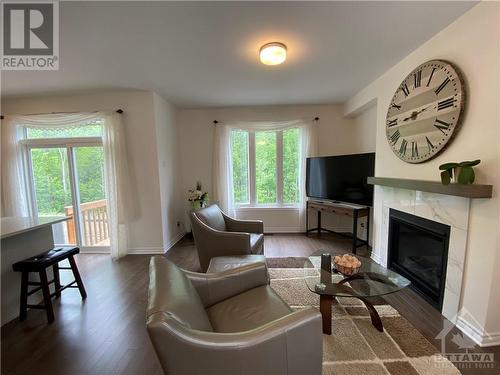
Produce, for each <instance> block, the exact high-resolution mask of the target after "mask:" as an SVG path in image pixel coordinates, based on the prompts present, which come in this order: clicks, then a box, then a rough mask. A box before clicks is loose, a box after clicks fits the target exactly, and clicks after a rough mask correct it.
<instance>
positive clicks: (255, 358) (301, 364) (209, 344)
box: [148, 308, 323, 375]
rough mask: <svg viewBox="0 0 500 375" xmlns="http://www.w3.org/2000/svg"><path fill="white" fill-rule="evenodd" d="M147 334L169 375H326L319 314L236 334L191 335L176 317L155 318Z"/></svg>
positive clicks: (292, 317)
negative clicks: (324, 372)
mask: <svg viewBox="0 0 500 375" xmlns="http://www.w3.org/2000/svg"><path fill="white" fill-rule="evenodd" d="M148 333H149V335H150V337H151V340H152V341H153V344H154V347H155V350H156V352H157V354H158V357H159V358H160V362H161V363H162V366H163V368H164V370H165V372H166V373H168V374H197V373H200V374H201V371H203V373H204V374H285V373H286V374H289V375H299V374H300V375H302V374H312V375H320V374H321V371H322V356H323V353H322V346H323V343H322V340H323V338H322V334H321V314H320V313H319V312H318V310H316V309H314V308H308V309H304V310H300V311H296V312H293V313H291V314H289V315H286V316H284V317H282V318H280V319H277V320H275V321H273V322H270V323H268V324H265V325H263V326H261V327H259V328H256V329H253V330H250V331H245V332H237V333H216V332H204V331H197V330H192V329H189V328H187V327H185V326H183V325H182V324H181V323H179V322H178V321H176V320H175V319H173V318H172V317H165V316H164V315H162V314H155V315H154V316H150V317H149V318H148ZM172 358H176V360H175V361H172ZM194 358H196V360H193V359H194ZM202 369H203V370H202Z"/></svg>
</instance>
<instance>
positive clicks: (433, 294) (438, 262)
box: [388, 208, 450, 311]
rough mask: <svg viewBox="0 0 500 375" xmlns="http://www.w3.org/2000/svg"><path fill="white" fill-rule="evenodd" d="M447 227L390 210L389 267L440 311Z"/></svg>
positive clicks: (446, 256) (446, 250)
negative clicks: (408, 281)
mask: <svg viewBox="0 0 500 375" xmlns="http://www.w3.org/2000/svg"><path fill="white" fill-rule="evenodd" d="M449 239H450V226H448V225H445V224H441V223H438V222H435V221H432V220H428V219H425V218H422V217H419V216H415V215H411V214H408V213H406V212H402V211H398V210H395V209H392V208H391V209H390V210H389V243H388V266H389V268H390V269H392V270H394V271H396V272H398V273H400V274H401V275H403V276H405V277H406V278H407V279H409V280H410V281H411V282H412V288H413V289H414V290H415V291H417V292H418V293H419V294H421V295H422V296H423V297H424V298H425V299H426V300H427V301H428V302H429V303H430V304H431V305H433V306H434V307H436V308H437V309H438V310H439V311H441V310H442V307H443V296H444V290H445V281H446V265H447V260H448V244H449Z"/></svg>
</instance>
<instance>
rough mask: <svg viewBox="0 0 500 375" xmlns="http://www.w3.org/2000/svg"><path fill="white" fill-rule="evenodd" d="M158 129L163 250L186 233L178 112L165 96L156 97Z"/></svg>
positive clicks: (154, 102)
mask: <svg viewBox="0 0 500 375" xmlns="http://www.w3.org/2000/svg"><path fill="white" fill-rule="evenodd" d="M153 105H154V114H155V126H156V149H157V155H158V176H159V182H160V200H161V216H162V232H163V248H164V249H169V248H170V247H172V246H173V245H174V244H175V242H177V241H178V240H179V239H181V238H182V236H183V235H184V233H185V230H184V225H183V221H182V218H183V210H184V205H183V204H182V202H183V201H182V196H181V191H180V182H181V175H180V161H179V149H178V142H177V137H178V134H177V133H178V132H177V125H176V117H175V115H176V109H175V108H174V107H173V106H172V105H170V104H169V103H168V102H166V101H165V100H164V99H163V98H162V97H160V96H159V95H157V94H153Z"/></svg>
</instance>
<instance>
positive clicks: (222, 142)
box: [213, 119, 317, 228]
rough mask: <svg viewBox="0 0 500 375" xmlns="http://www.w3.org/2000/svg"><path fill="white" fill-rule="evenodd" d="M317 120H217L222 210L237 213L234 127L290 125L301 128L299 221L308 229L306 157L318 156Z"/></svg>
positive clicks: (216, 168)
mask: <svg viewBox="0 0 500 375" xmlns="http://www.w3.org/2000/svg"><path fill="white" fill-rule="evenodd" d="M316 122H317V121H316V120H302V119H299V120H291V121H251V122H250V121H235V122H229V123H218V124H216V125H215V148H214V168H213V171H214V184H213V185H214V194H215V197H216V200H218V201H219V204H220V206H221V208H222V210H224V211H226V212H227V213H228V214H229V215H232V214H233V213H234V202H233V179H232V177H233V173H232V161H231V130H232V129H241V130H246V131H254V132H255V131H279V130H285V129H291V128H298V129H299V130H300V164H299V168H300V171H299V176H300V181H299V189H300V205H299V207H300V208H299V211H300V223H301V227H302V228H305V222H306V220H305V218H306V216H305V215H306V207H305V201H306V191H305V186H306V180H305V178H306V176H305V170H306V158H307V157H310V156H315V155H316V145H317V136H316V134H317V131H316Z"/></svg>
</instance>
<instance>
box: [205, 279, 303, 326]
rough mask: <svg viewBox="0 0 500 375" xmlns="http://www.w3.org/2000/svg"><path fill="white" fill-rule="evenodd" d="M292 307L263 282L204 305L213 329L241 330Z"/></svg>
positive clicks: (263, 322)
mask: <svg viewBox="0 0 500 375" xmlns="http://www.w3.org/2000/svg"><path fill="white" fill-rule="evenodd" d="M291 312H293V310H292V309H291V308H290V307H288V305H287V304H286V303H285V302H283V300H282V299H281V298H280V297H279V296H278V295H277V294H276V292H275V291H274V290H272V289H271V287H270V286H267V285H264V286H259V287H257V288H253V289H250V290H248V291H246V292H244V293H241V294H238V295H236V296H234V297H231V298H228V299H226V300H224V301H222V302H219V303H217V304H215V305H213V306H211V307H210V308H208V309H207V313H208V317H209V319H210V322H211V323H212V327H213V328H214V331H215V332H220V333H230V332H243V331H248V330H251V329H254V328H257V327H260V326H262V325H264V324H266V323H269V322H272V321H273V320H276V319H279V318H281V317H283V316H285V315H288V314H290V313H291Z"/></svg>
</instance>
